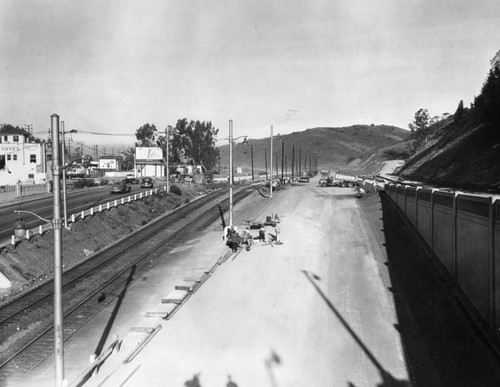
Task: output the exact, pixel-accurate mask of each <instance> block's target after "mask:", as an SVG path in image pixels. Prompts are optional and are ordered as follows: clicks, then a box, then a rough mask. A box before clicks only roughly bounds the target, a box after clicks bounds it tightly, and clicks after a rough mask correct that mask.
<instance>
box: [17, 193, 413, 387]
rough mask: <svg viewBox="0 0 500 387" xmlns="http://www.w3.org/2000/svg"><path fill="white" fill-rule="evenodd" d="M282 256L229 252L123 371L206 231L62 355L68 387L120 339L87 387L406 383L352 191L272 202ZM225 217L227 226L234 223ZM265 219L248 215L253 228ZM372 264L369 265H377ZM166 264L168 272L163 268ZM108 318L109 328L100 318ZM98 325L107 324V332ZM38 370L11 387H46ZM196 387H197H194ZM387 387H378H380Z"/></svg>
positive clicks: (208, 259)
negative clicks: (101, 345)
mask: <svg viewBox="0 0 500 387" xmlns="http://www.w3.org/2000/svg"><path fill="white" fill-rule="evenodd" d="M270 208H271V207H269V208H268V210H267V211H269V212H271V211H272V212H277V213H278V214H279V215H280V218H281V235H280V239H281V240H282V241H283V244H282V245H274V246H271V245H269V244H266V245H260V244H259V242H256V244H255V245H254V247H253V248H252V249H251V251H245V250H243V251H241V252H239V253H238V255H236V256H235V257H231V258H229V260H228V261H227V262H226V263H224V264H222V265H221V266H219V268H218V269H217V270H216V271H215V272H214V273H213V274H212V276H211V277H210V278H209V279H208V280H207V281H206V282H205V283H204V284H203V286H202V287H201V288H200V289H199V290H198V291H197V292H196V293H194V294H193V296H192V297H191V298H189V299H188V300H187V302H186V303H185V304H184V305H183V306H182V307H181V308H180V309H179V310H178V312H177V313H175V314H174V315H173V316H172V317H171V318H170V319H169V320H161V322H160V323H161V329H160V330H159V331H158V333H157V334H156V335H155V336H154V337H153V338H152V339H151V341H149V343H148V344H147V345H146V346H145V347H144V348H143V349H142V351H140V352H139V353H138V354H137V356H136V357H135V358H134V359H133V360H132V361H131V362H129V363H128V364H123V363H122V360H123V359H124V358H125V357H127V355H128V354H129V353H130V351H131V348H133V345H135V344H130V343H132V342H133V341H134V339H133V338H134V333H130V328H131V327H133V326H138V325H141V323H140V322H139V321H141V320H142V316H143V314H144V313H146V312H148V311H152V310H154V309H155V308H158V305H159V304H160V301H161V299H162V298H163V297H165V296H166V295H167V294H168V293H170V292H171V291H172V290H173V289H174V287H175V285H176V284H179V283H182V279H183V277H185V276H186V275H187V274H189V272H190V269H192V268H194V267H203V266H207V265H210V264H211V263H214V262H215V260H217V258H218V257H219V255H221V254H222V252H223V251H224V249H223V246H222V242H221V230H219V227H218V226H216V225H214V227H212V228H210V229H209V230H208V231H207V232H205V233H204V234H203V235H201V236H200V238H198V239H197V240H194V241H191V242H190V243H188V244H187V245H186V246H185V247H183V248H180V249H177V251H176V252H175V253H172V254H170V256H169V259H168V260H169V262H170V264H169V265H168V266H167V265H166V266H165V267H162V268H160V267H158V268H157V270H155V272H153V273H151V275H149V276H148V278H147V279H145V280H144V281H137V282H136V283H134V284H133V285H132V286H131V287H130V288H129V289H128V290H127V293H126V295H125V296H124V297H123V299H122V300H121V305H120V307H119V310H118V311H117V310H116V303H114V304H112V305H110V306H108V308H107V309H106V312H105V313H101V316H99V317H98V318H95V319H93V321H91V323H90V324H89V325H88V327H87V328H85V329H82V330H81V331H80V332H79V333H77V334H76V336H74V337H73V338H72V339H71V340H70V341H69V342H68V343H67V344H66V347H65V350H66V377H67V379H68V380H70V381H71V380H73V379H74V377H76V376H77V375H78V373H79V372H81V371H82V369H83V366H84V365H85V364H86V362H87V361H88V356H89V354H90V353H92V352H93V351H94V349H95V347H96V345H97V344H98V342H99V340H101V341H102V337H103V332H104V331H108V332H109V333H110V334H109V337H107V338H106V345H108V344H109V343H110V342H111V333H117V334H118V335H119V337H120V338H123V339H124V342H123V345H122V348H121V350H120V352H118V353H117V354H113V355H111V356H110V357H109V358H108V360H107V361H106V363H105V364H104V365H103V366H102V367H101V369H100V370H99V373H98V374H97V375H95V376H93V377H92V378H91V379H90V380H89V381H87V383H86V385H90V386H119V385H123V386H204V387H211V386H213V387H215V386H219V387H222V386H226V385H230V384H227V383H228V382H229V381H230V380H232V381H233V382H234V383H236V385H237V386H239V387H244V386H297V387H303V386H327V385H328V386H348V385H353V386H358V387H360V386H376V385H389V383H395V382H396V383H397V381H400V382H402V385H404V384H406V383H404V382H405V381H406V382H407V381H408V380H409V376H408V373H407V370H406V366H405V360H404V355H403V351H402V345H401V342H400V336H399V333H398V331H397V330H396V329H395V325H396V324H397V323H398V322H397V320H396V317H395V310H394V305H393V302H392V297H391V293H390V292H389V291H388V290H387V284H384V283H383V282H382V279H381V278H382V276H381V275H380V273H379V269H378V266H377V263H376V262H377V260H376V259H375V256H374V254H383V249H382V248H381V246H379V245H378V244H377V243H378V242H377V238H375V237H374V236H373V235H372V234H371V232H372V231H371V228H370V227H367V222H366V220H365V218H364V216H363V214H362V212H361V210H360V207H359V202H358V199H356V197H355V196H354V191H352V190H349V189H341V188H334V189H322V188H317V187H314V186H313V184H311V185H307V186H300V187H294V188H291V189H289V190H287V191H286V192H284V193H283V194H282V195H278V197H277V198H275V199H274V203H273V204H272V210H271V209H270ZM235 210H236V219H235V220H236V222H239V221H241V220H242V219H238V217H240V218H241V217H242V216H246V215H243V214H240V215H238V207H236V208H235ZM265 215H267V214H266V213H261V214H254V219H256V220H259V219H263V218H264V217H265ZM379 258H380V257H379ZM172 263H175V264H174V265H173V264H172ZM111 316H112V318H111ZM110 320H112V321H111V322H110ZM51 363H52V361H47V362H46V364H43V365H42V366H41V367H40V368H39V370H38V371H37V372H36V373H34V374H33V375H32V376H31V377H30V378H27V379H26V380H25V381H24V384H23V385H27V386H35V385H36V386H41V385H51V383H53V364H51ZM197 383H198V384H197ZM386 383H387V384H386ZM391 385H392V384H391Z"/></svg>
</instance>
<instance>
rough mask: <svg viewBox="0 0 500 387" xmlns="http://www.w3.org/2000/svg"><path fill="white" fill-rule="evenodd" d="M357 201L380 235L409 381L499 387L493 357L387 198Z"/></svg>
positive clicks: (499, 370) (499, 376) (382, 195)
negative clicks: (360, 202) (384, 247)
mask: <svg viewBox="0 0 500 387" xmlns="http://www.w3.org/2000/svg"><path fill="white" fill-rule="evenodd" d="M362 202H364V203H363V206H364V208H365V210H366V212H367V215H368V216H369V217H370V218H371V220H372V224H374V225H375V227H376V228H378V230H375V231H376V232H378V233H381V234H382V237H385V245H386V251H387V259H388V261H387V262H385V265H387V266H388V272H389V277H390V282H391V287H390V288H389V290H390V291H391V292H392V293H393V296H394V302H395V306H396V312H397V317H398V322H399V324H398V325H397V326H396V327H395V328H396V329H397V330H398V331H399V333H400V335H401V339H402V344H403V347H404V350H405V355H406V361H407V366H408V370H409V372H410V374H411V379H412V380H411V381H412V384H413V385H416V386H471V387H472V386H500V364H499V362H498V359H496V358H495V356H494V355H493V353H492V352H491V350H490V349H489V348H488V347H487V345H486V344H485V342H484V341H483V340H482V338H481V336H480V335H478V333H477V331H476V330H475V329H474V328H473V327H472V326H471V324H470V323H469V321H468V320H467V319H466V318H465V316H464V315H463V313H462V311H461V309H460V306H459V305H458V299H457V297H456V296H455V294H454V292H453V290H452V288H451V286H450V285H449V284H448V283H447V282H446V280H445V277H444V276H443V275H441V274H440V273H439V270H438V269H437V267H436V266H435V265H434V264H433V261H432V259H431V257H429V256H428V255H427V253H426V251H425V249H424V247H423V245H422V244H421V243H422V242H420V240H419V239H418V238H417V237H416V236H415V234H414V233H413V230H412V229H410V227H409V226H408V225H407V224H405V222H404V221H403V219H402V218H401V215H400V214H399V213H398V212H397V210H396V208H395V207H393V204H392V202H390V199H389V198H387V197H386V196H385V193H379V194H378V195H377V194H373V195H371V196H370V197H369V198H364V200H363V201H362ZM380 207H381V208H380ZM380 215H382V219H381V217H380Z"/></svg>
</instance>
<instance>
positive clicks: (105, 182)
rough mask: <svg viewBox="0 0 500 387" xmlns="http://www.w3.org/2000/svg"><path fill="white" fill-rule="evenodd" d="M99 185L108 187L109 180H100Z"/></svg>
mask: <svg viewBox="0 0 500 387" xmlns="http://www.w3.org/2000/svg"><path fill="white" fill-rule="evenodd" d="M100 184H101V186H102V185H108V184H109V180H108V179H101V182H100Z"/></svg>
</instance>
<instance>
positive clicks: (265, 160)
mask: <svg viewBox="0 0 500 387" xmlns="http://www.w3.org/2000/svg"><path fill="white" fill-rule="evenodd" d="M264 162H265V163H266V164H265V165H266V182H267V181H268V179H269V177H268V176H267V149H264Z"/></svg>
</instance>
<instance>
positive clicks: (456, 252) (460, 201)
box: [385, 183, 500, 339]
mask: <svg viewBox="0 0 500 387" xmlns="http://www.w3.org/2000/svg"><path fill="white" fill-rule="evenodd" d="M385 192H386V194H387V196H388V197H389V198H390V199H391V201H392V202H393V203H394V204H395V205H396V206H397V207H398V208H399V209H400V210H401V212H402V213H403V214H405V216H406V217H407V219H408V221H409V223H410V224H411V225H412V226H413V227H414V229H415V230H416V231H417V232H418V233H419V234H420V236H421V237H422V239H423V240H424V241H425V243H426V244H427V246H428V247H429V248H430V249H431V250H432V252H433V253H434V255H435V256H436V257H437V259H438V260H439V262H441V264H442V266H443V267H444V268H445V269H446V271H447V272H448V273H449V277H451V279H452V281H454V283H455V284H456V285H457V287H458V289H459V290H460V292H462V293H463V296H465V298H466V300H465V301H466V305H467V306H468V307H469V309H472V311H473V315H474V316H476V317H477V314H478V315H479V316H480V318H479V323H480V324H483V323H486V324H487V326H488V328H489V332H494V333H495V336H496V338H497V339H500V270H498V268H499V267H500V266H499V264H500V198H499V197H496V196H493V195H490V196H488V195H479V194H468V193H463V192H450V191H445V190H439V189H431V188H426V187H414V186H408V185H401V184H394V183H386V184H385Z"/></svg>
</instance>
